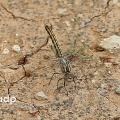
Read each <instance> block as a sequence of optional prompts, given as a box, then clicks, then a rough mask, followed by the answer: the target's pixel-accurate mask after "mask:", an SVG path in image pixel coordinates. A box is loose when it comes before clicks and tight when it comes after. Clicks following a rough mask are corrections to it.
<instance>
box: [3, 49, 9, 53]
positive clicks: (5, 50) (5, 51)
mask: <svg viewBox="0 0 120 120" xmlns="http://www.w3.org/2000/svg"><path fill="white" fill-rule="evenodd" d="M9 52H10V51H9V50H8V49H7V48H5V49H4V50H3V52H2V53H3V54H9Z"/></svg>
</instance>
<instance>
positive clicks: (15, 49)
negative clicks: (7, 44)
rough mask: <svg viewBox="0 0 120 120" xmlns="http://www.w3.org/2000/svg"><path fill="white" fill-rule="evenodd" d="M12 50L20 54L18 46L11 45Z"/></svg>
mask: <svg viewBox="0 0 120 120" xmlns="http://www.w3.org/2000/svg"><path fill="white" fill-rule="evenodd" d="M12 49H13V50H14V51H15V52H20V46H19V45H13V47H12Z"/></svg>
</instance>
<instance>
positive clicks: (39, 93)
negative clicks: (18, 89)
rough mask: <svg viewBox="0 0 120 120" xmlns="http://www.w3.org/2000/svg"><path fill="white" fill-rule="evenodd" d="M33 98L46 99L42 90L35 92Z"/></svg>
mask: <svg viewBox="0 0 120 120" xmlns="http://www.w3.org/2000/svg"><path fill="white" fill-rule="evenodd" d="M35 98H36V99H37V100H43V99H44V100H46V99H48V98H47V96H46V95H45V93H44V92H43V91H40V92H38V93H36V94H35Z"/></svg>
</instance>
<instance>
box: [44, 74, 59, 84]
mask: <svg viewBox="0 0 120 120" xmlns="http://www.w3.org/2000/svg"><path fill="white" fill-rule="evenodd" d="M55 74H61V73H57V72H55V73H53V75H52V77H51V78H50V81H49V83H48V84H46V85H50V83H51V81H52V80H53V77H54V75H55ZM46 85H43V86H46Z"/></svg>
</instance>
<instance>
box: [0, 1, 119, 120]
mask: <svg viewBox="0 0 120 120" xmlns="http://www.w3.org/2000/svg"><path fill="white" fill-rule="evenodd" d="M119 12H120V7H119V4H118V2H116V3H115V0H108V1H106V0H102V1H101V0H97V1H96V0H14V1H13V0H1V2H0V48H1V50H0V61H1V62H0V97H6V96H8V95H9V96H10V98H11V97H13V96H14V97H15V98H16V99H17V100H16V102H14V103H12V104H10V103H9V102H8V103H5V102H1V103H0V105H1V107H0V120H120V95H119V94H117V93H116V92H115V89H116V88H117V87H118V86H120V64H113V63H114V61H116V60H119V56H120V55H119V54H117V53H116V54H110V53H109V52H108V51H106V50H101V48H99V47H98V46H97V45H98V43H99V42H100V41H101V40H103V39H104V38H107V37H109V36H111V35H114V34H116V35H118V36H120V13H119ZM45 23H51V24H52V27H53V31H54V33H55V35H56V37H57V39H58V42H59V44H60V47H61V49H62V51H63V52H66V51H68V50H70V49H71V46H70V40H71V39H73V40H75V41H76V48H75V49H76V50H77V49H79V48H81V46H82V42H83V41H84V43H85V44H86V45H87V47H86V48H85V49H84V50H83V51H81V52H79V53H78V54H77V56H72V57H71V64H72V72H73V73H75V74H76V76H77V77H78V78H80V79H77V80H76V84H77V88H76V90H75V89H74V83H73V82H67V90H68V91H69V94H68V96H67V95H66V91H65V89H64V87H61V86H62V84H63V81H61V82H60V84H59V87H60V89H61V90H60V91H55V90H56V87H57V81H58V79H59V78H61V76H63V74H60V75H56V76H54V78H53V80H52V82H51V84H50V85H46V84H48V82H49V80H50V77H51V76H52V74H53V73H54V71H55V72H60V68H59V64H58V63H57V62H56V58H55V54H54V52H53V51H52V50H51V48H50V45H51V44H52V42H51V40H50V39H49V42H48V43H47V44H46V45H45V46H44V47H42V45H44V44H45V42H46V39H47V36H48V34H47V32H46V31H45V28H44V25H45ZM13 45H19V46H20V48H21V51H20V52H15V51H13V50H12V46H13ZM5 48H7V49H8V50H9V53H8V54H3V50H4V49H5ZM33 52H34V53H33ZM83 55H87V56H91V57H90V58H83V57H82V56H83ZM24 56H25V57H24ZM44 85H46V86H44ZM40 91H43V92H44V93H45V95H46V96H47V97H48V99H47V100H37V99H36V98H35V94H36V93H37V92H40ZM54 91H55V92H54Z"/></svg>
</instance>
